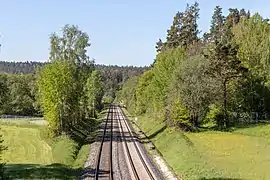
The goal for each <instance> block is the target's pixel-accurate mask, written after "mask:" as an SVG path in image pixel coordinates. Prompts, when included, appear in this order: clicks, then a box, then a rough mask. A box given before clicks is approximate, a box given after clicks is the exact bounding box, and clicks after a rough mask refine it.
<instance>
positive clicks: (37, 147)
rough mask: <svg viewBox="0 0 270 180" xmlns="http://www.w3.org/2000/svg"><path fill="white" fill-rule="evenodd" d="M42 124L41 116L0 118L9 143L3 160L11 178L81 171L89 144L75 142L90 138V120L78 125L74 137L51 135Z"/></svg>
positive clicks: (52, 176) (74, 175)
mask: <svg viewBox="0 0 270 180" xmlns="http://www.w3.org/2000/svg"><path fill="white" fill-rule="evenodd" d="M38 121H39V122H38ZM43 125H44V123H43V120H37V121H35V123H33V122H30V121H29V120H28V119H24V120H8V121H4V120H0V127H1V131H2V132H1V133H2V134H3V138H4V145H5V146H7V147H8V149H7V150H6V151H4V153H3V160H4V162H5V163H6V175H7V177H9V178H10V179H16V178H18V179H76V178H77V177H78V175H79V174H80V172H81V170H82V167H83V165H84V163H85V161H86V159H87V156H88V153H89V150H90V144H89V143H84V144H82V146H81V147H79V144H78V142H80V141H85V139H86V138H89V134H87V133H88V129H89V125H90V124H87V123H85V124H84V125H85V127H80V128H78V129H77V130H76V132H74V138H73V139H74V140H71V139H70V138H68V137H67V136H60V137H57V138H53V139H50V138H48V136H47V135H46V127H45V126H43ZM86 129H87V130H86ZM75 140H77V141H75Z"/></svg>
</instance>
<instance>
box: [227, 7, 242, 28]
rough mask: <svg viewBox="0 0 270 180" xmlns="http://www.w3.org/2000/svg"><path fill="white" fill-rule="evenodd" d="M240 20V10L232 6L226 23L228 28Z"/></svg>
mask: <svg viewBox="0 0 270 180" xmlns="http://www.w3.org/2000/svg"><path fill="white" fill-rule="evenodd" d="M239 22H240V12H239V10H238V9H237V8H234V9H233V8H230V9H229V15H228V16H227V17H226V20H225V23H226V25H227V27H228V28H232V27H233V26H235V25H236V24H238V23H239Z"/></svg>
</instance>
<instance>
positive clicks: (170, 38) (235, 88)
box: [117, 3, 270, 131]
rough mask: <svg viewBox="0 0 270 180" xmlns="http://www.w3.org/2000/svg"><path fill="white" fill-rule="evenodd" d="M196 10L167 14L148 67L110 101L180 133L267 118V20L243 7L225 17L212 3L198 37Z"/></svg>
mask: <svg viewBox="0 0 270 180" xmlns="http://www.w3.org/2000/svg"><path fill="white" fill-rule="evenodd" d="M199 10H200V8H199V4H198V3H194V4H192V5H187V7H186V9H185V11H184V12H177V13H176V14H175V16H174V17H173V22H172V25H171V27H170V28H169V29H168V30H167V37H166V40H164V41H162V40H161V39H159V41H158V42H157V43H156V50H157V55H156V59H155V61H154V63H153V67H152V68H150V69H149V70H148V71H146V72H144V73H143V74H142V75H139V76H136V77H133V78H131V79H129V80H128V81H127V82H126V83H125V84H124V85H123V87H122V90H121V91H119V92H118V95H117V101H118V102H122V103H123V104H124V105H125V106H126V107H127V108H128V110H129V111H130V112H132V113H134V114H136V115H142V114H148V115H151V116H152V117H155V118H157V119H160V120H161V121H165V122H166V124H167V125H168V126H174V127H179V128H180V129H182V130H184V131H196V129H197V128H198V127H200V126H203V125H206V124H212V125H214V126H215V127H217V128H219V129H227V128H229V127H232V126H235V125H237V124H243V123H249V122H254V120H255V121H256V120H267V119H269V112H270V109H269V108H270V106H269V102H270V101H269V98H270V94H269V88H270V86H269V82H270V77H269V62H270V52H269V49H270V38H269V37H270V25H269V20H268V19H265V18H263V17H262V16H260V14H259V13H255V14H253V15H251V14H250V12H249V11H247V10H245V9H233V8H231V9H229V10H228V11H229V13H228V15H226V16H225V15H223V13H222V8H221V7H219V6H216V8H215V9H214V12H213V15H212V20H211V25H210V28H209V31H208V32H205V33H204V34H203V36H201V37H200V36H199V35H201V34H202V33H201V31H200V30H199V29H198V19H199Z"/></svg>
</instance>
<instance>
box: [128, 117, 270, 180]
mask: <svg viewBox="0 0 270 180" xmlns="http://www.w3.org/2000/svg"><path fill="white" fill-rule="evenodd" d="M133 119H134V118H133ZM135 123H136V124H137V125H138V126H139V127H140V128H141V129H142V130H143V131H144V132H145V133H146V135H147V136H148V137H149V138H150V139H151V141H152V142H153V143H154V144H155V146H156V148H157V149H158V150H159V151H160V152H161V154H162V155H163V157H164V159H165V160H166V162H167V163H168V164H169V165H170V166H171V168H172V169H173V170H174V171H175V173H176V174H177V175H178V177H181V178H183V179H188V180H195V179H196V180H203V179H205V180H218V179H224V180H225V179H237V180H238V179H239V180H242V179H252V180H256V179H258V180H259V179H270V171H269V170H268V168H269V167H270V154H269V152H270V124H267V123H262V124H254V125H250V126H249V127H239V128H234V129H232V130H231V131H230V132H220V131H214V130H204V131H202V132H196V133H183V132H181V131H179V130H178V129H176V128H166V126H165V123H163V122H159V121H157V120H155V119H154V118H149V117H147V116H140V117H138V119H137V121H136V122H135Z"/></svg>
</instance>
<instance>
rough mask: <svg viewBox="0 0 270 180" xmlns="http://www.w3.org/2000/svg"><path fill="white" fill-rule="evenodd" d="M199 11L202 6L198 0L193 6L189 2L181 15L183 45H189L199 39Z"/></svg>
mask: <svg viewBox="0 0 270 180" xmlns="http://www.w3.org/2000/svg"><path fill="white" fill-rule="evenodd" d="M199 11H200V8H199V4H198V3H197V2H195V3H194V4H193V5H191V6H189V4H187V7H186V10H185V12H184V14H183V16H182V17H181V21H182V26H181V27H180V29H179V31H180V33H179V36H180V37H179V41H180V45H181V46H183V47H187V46H189V45H191V44H193V43H194V42H196V41H198V39H199V38H198V34H199V30H198V24H197V21H198V19H199Z"/></svg>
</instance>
